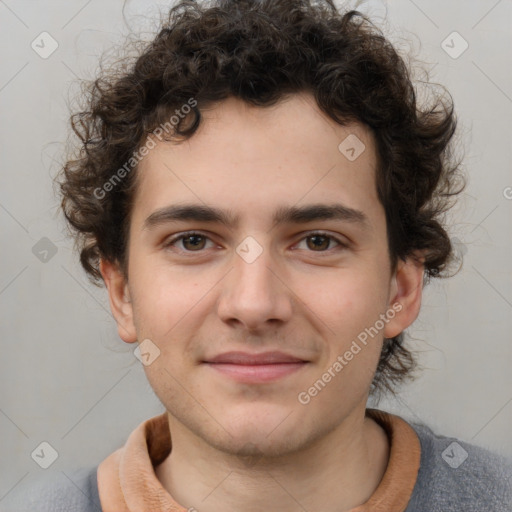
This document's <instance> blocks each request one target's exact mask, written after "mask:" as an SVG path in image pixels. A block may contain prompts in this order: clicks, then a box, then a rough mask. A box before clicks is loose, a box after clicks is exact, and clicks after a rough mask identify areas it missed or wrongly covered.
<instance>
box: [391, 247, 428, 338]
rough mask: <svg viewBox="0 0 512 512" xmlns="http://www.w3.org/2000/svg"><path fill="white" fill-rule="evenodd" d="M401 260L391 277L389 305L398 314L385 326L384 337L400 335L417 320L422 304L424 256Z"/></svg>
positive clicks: (419, 255)
mask: <svg viewBox="0 0 512 512" xmlns="http://www.w3.org/2000/svg"><path fill="white" fill-rule="evenodd" d="M415 256H416V257H414V256H411V257H408V258H407V259H406V260H405V261H404V260H399V262H398V264H397V269H396V272H395V274H394V276H393V277H392V278H391V287H390V294H389V305H390V307H392V308H393V309H394V310H395V311H396V315H395V316H394V317H393V318H392V319H390V320H389V322H388V323H387V324H386V327H385V328H384V337H385V338H393V337H394V336H398V335H399V334H400V333H401V332H402V331H403V330H404V329H406V328H407V327H409V326H410V325H411V324H412V323H413V322H414V320H416V318H417V316H418V314H419V311H420V306H421V296H422V291H423V272H424V269H425V267H424V264H423V263H424V261H425V260H424V258H423V257H422V255H421V254H416V255H415Z"/></svg>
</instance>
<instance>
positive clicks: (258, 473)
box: [155, 408, 389, 512]
mask: <svg viewBox="0 0 512 512" xmlns="http://www.w3.org/2000/svg"><path fill="white" fill-rule="evenodd" d="M168 416H169V425H170V430H171V432H172V450H171V453H170V454H169V456H168V457H167V458H166V459H165V460H164V461H163V462H162V463H161V464H160V465H159V466H157V467H156V468H155V473H156V476H157V478H158V479H159V480H160V482H161V483H162V485H163V486H164V488H165V489H166V490H167V491H168V492H169V494H170V495H171V496H172V497H173V498H174V499H175V500H176V501H177V502H178V503H179V504H181V505H182V506H183V507H185V508H189V509H191V510H194V509H196V510H199V511H201V512H216V511H218V510H223V511H225V512H235V511H239V510H244V511H247V512H252V511H254V512H256V511H260V510H280V511H282V512H292V511H294V512H295V511H296V510H316V509H321V510H322V511H324V512H342V511H349V510H351V509H352V508H354V507H357V506H358V505H361V504H363V503H365V502H366V501H367V500H368V499H369V498H370V496H371V495H372V494H373V492H374V491H375V489H376V488H377V487H378V485H379V483H380V481H381V479H382V477H383V475H384V473H385V471H386V467H387V463H388V459H389V443H388V439H387V435H386V433H385V432H384V430H383V429H382V427H381V426H380V425H379V424H378V423H376V422H375V421H374V420H373V419H371V418H369V417H365V416H364V408H359V409H357V410H354V411H353V412H352V413H351V415H350V416H349V417H347V418H346V419H345V420H344V422H343V423H342V424H341V425H339V426H338V427H337V428H336V429H334V430H333V431H331V432H330V433H329V434H328V435H326V436H324V437H323V438H322V439H320V440H318V441H316V442H315V443H314V444H311V445H309V446H308V447H306V448H304V449H302V450H300V451H297V452H294V453H292V454H288V455H286V456H283V457H279V458H273V459H268V458H259V459H257V460H253V461H251V462H250V463H248V462H247V460H241V458H240V457H237V456H234V455H230V454H227V453H224V452H221V451H219V450H217V449H215V448H214V447H212V446H211V445H208V444H207V443H205V442H204V441H203V440H202V439H200V438H198V437H196V436H193V435H191V433H190V431H189V430H188V429H187V428H186V427H184V426H183V425H182V424H181V423H179V422H177V421H176V420H175V419H174V418H173V417H172V416H170V415H169V414H168Z"/></svg>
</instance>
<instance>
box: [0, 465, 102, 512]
mask: <svg viewBox="0 0 512 512" xmlns="http://www.w3.org/2000/svg"><path fill="white" fill-rule="evenodd" d="M96 471H97V468H96V467H87V468H79V469H74V470H68V471H53V472H48V473H47V472H44V473H42V474H40V475H37V477H35V478H33V479H32V480H30V481H29V482H28V483H26V484H24V485H20V486H19V489H16V490H15V491H16V492H14V491H13V492H12V493H10V496H8V497H6V499H5V502H6V503H2V506H6V507H7V508H6V509H4V508H2V506H0V510H2V511H3V510H6V511H7V510H16V512H25V511H26V512H29V511H34V510H37V511H38V512H101V505H100V500H99V496H98V485H97V480H96Z"/></svg>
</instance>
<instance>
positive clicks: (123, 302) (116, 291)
mask: <svg viewBox="0 0 512 512" xmlns="http://www.w3.org/2000/svg"><path fill="white" fill-rule="evenodd" d="M99 266H100V272H101V275H102V277H103V281H104V282H105V285H106V287H107V290H108V295H109V301H110V310H111V311H112V315H113V316H114V319H115V321H116V323H117V331H118V333H119V336H120V338H121V339H122V340H123V341H124V342H126V343H135V342H136V341H137V333H136V330H135V324H134V321H133V305H132V301H131V297H130V290H129V288H128V283H127V282H126V279H125V277H124V275H123V273H122V272H121V271H120V270H119V268H118V267H117V265H115V264H113V263H112V262H109V261H106V260H104V259H103V258H102V259H101V260H100V265H99Z"/></svg>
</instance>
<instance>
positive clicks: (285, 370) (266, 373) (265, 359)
mask: <svg viewBox="0 0 512 512" xmlns="http://www.w3.org/2000/svg"><path fill="white" fill-rule="evenodd" d="M203 363H204V364H206V365H207V366H209V367H210V368H212V369H213V370H215V371H216V372H219V373H220V374H222V375H223V376H226V377H228V378H231V379H234V380H236V381H238V382H244V383H253V384H257V383H265V382H271V381H276V380H278V379H282V378H284V377H286V376H289V375H292V374H294V373H296V372H297V371H299V370H300V369H302V368H304V367H305V366H306V365H307V364H308V363H309V361H304V360H302V359H300V358H298V357H295V356H292V355H290V354H285V353H282V352H265V353H262V354H249V353H244V352H227V353H225V354H220V355H219V356H216V357H214V358H212V359H209V360H207V361H203Z"/></svg>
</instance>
